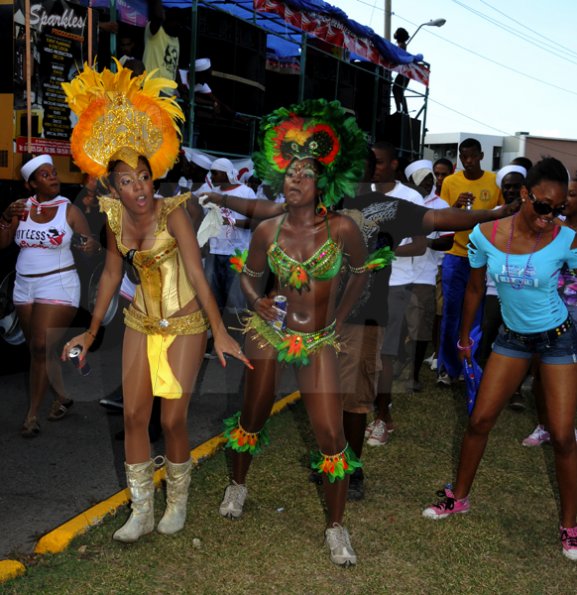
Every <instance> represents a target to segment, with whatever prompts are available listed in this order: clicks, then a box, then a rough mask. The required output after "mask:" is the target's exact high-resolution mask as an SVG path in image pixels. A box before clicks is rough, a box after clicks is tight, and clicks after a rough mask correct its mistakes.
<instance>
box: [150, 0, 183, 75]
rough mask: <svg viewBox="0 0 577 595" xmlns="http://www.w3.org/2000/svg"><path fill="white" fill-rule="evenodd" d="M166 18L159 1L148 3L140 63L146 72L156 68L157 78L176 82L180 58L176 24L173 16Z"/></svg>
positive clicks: (170, 14)
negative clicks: (142, 53)
mask: <svg viewBox="0 0 577 595" xmlns="http://www.w3.org/2000/svg"><path fill="white" fill-rule="evenodd" d="M169 17H170V18H167V17H166V15H165V12H164V8H163V6H162V2H161V0H149V1H148V19H149V20H148V23H147V24H146V29H145V30H144V55H143V56H142V61H143V62H144V67H145V68H146V71H147V72H150V71H151V70H154V69H155V68H158V69H159V71H158V74H157V76H161V77H164V78H167V79H171V80H173V81H174V80H176V74H177V72H178V60H179V56H180V40H179V38H178V23H177V22H175V19H174V15H172V13H169Z"/></svg>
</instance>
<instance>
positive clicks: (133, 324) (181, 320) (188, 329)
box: [124, 305, 209, 336]
mask: <svg viewBox="0 0 577 595" xmlns="http://www.w3.org/2000/svg"><path fill="white" fill-rule="evenodd" d="M124 324H126V326H127V327H129V328H131V329H134V330H135V331H138V332H140V333H144V334H145V335H164V336H167V335H199V334H200V333H204V331H206V330H207V329H208V327H209V324H208V320H207V318H206V315H205V314H204V311H203V310H197V311H196V312H193V313H192V314H186V315H185V316H171V317H170V318H156V317H153V316H147V315H146V314H143V313H142V312H139V311H138V310H136V309H135V308H134V307H132V305H130V306H129V307H128V308H124Z"/></svg>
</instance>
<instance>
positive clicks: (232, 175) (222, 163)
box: [210, 157, 238, 184]
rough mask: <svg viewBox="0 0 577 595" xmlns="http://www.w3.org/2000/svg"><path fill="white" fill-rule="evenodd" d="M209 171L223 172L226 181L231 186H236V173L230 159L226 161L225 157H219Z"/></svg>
mask: <svg viewBox="0 0 577 595" xmlns="http://www.w3.org/2000/svg"><path fill="white" fill-rule="evenodd" d="M210 169H211V171H223V172H226V175H227V177H228V181H229V183H231V184H238V177H237V175H238V172H237V171H236V169H235V168H234V165H233V164H232V161H231V160H230V159H226V157H221V158H220V159H215V160H214V161H213V162H212V164H211V166H210Z"/></svg>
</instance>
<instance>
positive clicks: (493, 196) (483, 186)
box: [441, 171, 504, 258]
mask: <svg viewBox="0 0 577 595" xmlns="http://www.w3.org/2000/svg"><path fill="white" fill-rule="evenodd" d="M463 192H471V193H472V194H473V195H474V196H475V201H474V202H473V205H472V209H474V210H479V209H489V210H490V209H494V208H495V207H496V206H497V205H502V204H503V202H504V201H503V195H502V194H501V190H500V189H499V187H498V186H497V182H496V176H495V174H494V173H493V172H489V171H485V172H483V175H482V176H481V177H480V178H479V179H478V180H468V179H467V178H465V175H464V173H463V172H462V171H459V172H457V173H455V174H452V175H450V176H447V177H446V178H445V179H444V180H443V185H442V186H441V198H442V199H444V200H446V201H447V202H448V203H449V206H450V207H452V206H454V204H455V203H456V202H457V199H458V198H459V194H461V193H463ZM471 231H472V230H471V229H466V230H464V231H457V232H456V233H455V239H454V240H453V247H452V248H451V249H450V250H448V251H447V254H453V255H455V256H462V257H464V258H466V257H467V244H468V243H469V234H470V233H471Z"/></svg>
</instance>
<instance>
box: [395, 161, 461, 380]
mask: <svg viewBox="0 0 577 595" xmlns="http://www.w3.org/2000/svg"><path fill="white" fill-rule="evenodd" d="M405 175H406V177H407V180H409V182H411V183H413V184H415V185H416V186H417V187H419V188H420V189H422V190H423V192H424V194H425V198H424V203H425V207H427V208H428V209H445V208H447V207H448V206H449V205H448V204H447V202H446V201H444V200H443V199H442V198H440V197H439V196H438V195H437V194H436V192H435V177H434V173H433V164H432V162H431V161H429V160H428V159H420V160H418V161H414V162H413V163H411V164H409V165H408V166H407V168H406V169H405ZM453 235H454V234H453V232H437V231H434V232H432V233H431V234H429V235H428V236H427V249H426V251H425V254H423V255H422V256H416V257H415V258H413V270H414V274H415V279H414V282H413V285H412V288H411V300H410V303H409V306H408V308H407V312H406V319H407V329H408V335H409V338H410V339H411V350H410V351H411V354H412V357H413V362H412V363H413V366H412V367H413V370H412V377H411V378H410V379H409V382H408V384H407V389H408V390H409V391H411V392H413V391H414V392H419V391H420V390H421V383H420V382H419V372H420V370H421V366H422V365H423V361H424V359H425V353H426V350H427V346H428V344H429V342H430V341H431V340H432V338H433V326H434V322H435V310H436V308H435V306H436V296H435V289H436V284H437V283H436V279H437V272H438V267H439V265H440V263H441V261H442V258H443V251H445V250H449V249H450V248H451V246H452V245H453Z"/></svg>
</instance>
